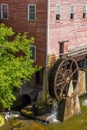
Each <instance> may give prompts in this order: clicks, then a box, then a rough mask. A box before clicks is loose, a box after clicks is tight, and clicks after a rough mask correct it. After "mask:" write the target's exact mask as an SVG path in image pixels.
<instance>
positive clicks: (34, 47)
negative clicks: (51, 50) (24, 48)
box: [31, 45, 36, 61]
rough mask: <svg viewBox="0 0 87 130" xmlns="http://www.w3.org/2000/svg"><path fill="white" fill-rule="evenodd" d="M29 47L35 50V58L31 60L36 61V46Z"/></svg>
mask: <svg viewBox="0 0 87 130" xmlns="http://www.w3.org/2000/svg"><path fill="white" fill-rule="evenodd" d="M31 47H34V48H35V58H34V59H33V60H34V61H36V46H35V45H32V46H31Z"/></svg>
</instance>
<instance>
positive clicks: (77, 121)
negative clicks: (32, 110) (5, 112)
mask: <svg viewBox="0 0 87 130" xmlns="http://www.w3.org/2000/svg"><path fill="white" fill-rule="evenodd" d="M80 104H81V114H79V115H75V116H73V117H71V118H70V119H68V120H66V121H64V122H61V123H54V122H55V121H54V122H53V123H51V124H43V123H39V122H37V121H33V120H27V119H25V118H22V117H20V118H19V117H17V118H16V117H15V118H14V119H12V120H9V123H8V122H7V123H6V125H4V126H3V127H2V128H0V130H87V95H85V96H83V97H81V98H80ZM54 108H56V107H54ZM52 114H53V113H52ZM53 115H55V116H54V120H55V117H56V113H54V114H53ZM15 124H18V126H17V127H15Z"/></svg>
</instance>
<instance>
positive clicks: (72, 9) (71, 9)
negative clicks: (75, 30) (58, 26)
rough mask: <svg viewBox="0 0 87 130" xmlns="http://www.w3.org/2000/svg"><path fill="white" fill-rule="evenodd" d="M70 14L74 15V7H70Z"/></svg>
mask: <svg viewBox="0 0 87 130" xmlns="http://www.w3.org/2000/svg"><path fill="white" fill-rule="evenodd" d="M70 13H71V14H72V13H74V6H70Z"/></svg>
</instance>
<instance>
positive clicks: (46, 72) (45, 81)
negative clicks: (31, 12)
mask: <svg viewBox="0 0 87 130" xmlns="http://www.w3.org/2000/svg"><path fill="white" fill-rule="evenodd" d="M49 17H50V0H48V1H47V27H46V28H47V29H46V64H45V68H44V74H43V92H42V98H43V102H46V101H47V91H48V47H49Z"/></svg>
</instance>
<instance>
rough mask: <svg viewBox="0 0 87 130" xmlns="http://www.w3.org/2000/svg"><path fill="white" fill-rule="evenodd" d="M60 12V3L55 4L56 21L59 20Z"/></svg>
mask: <svg viewBox="0 0 87 130" xmlns="http://www.w3.org/2000/svg"><path fill="white" fill-rule="evenodd" d="M60 12H61V7H60V5H58V4H57V5H56V21H59V20H60Z"/></svg>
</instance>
